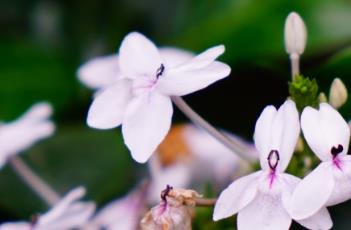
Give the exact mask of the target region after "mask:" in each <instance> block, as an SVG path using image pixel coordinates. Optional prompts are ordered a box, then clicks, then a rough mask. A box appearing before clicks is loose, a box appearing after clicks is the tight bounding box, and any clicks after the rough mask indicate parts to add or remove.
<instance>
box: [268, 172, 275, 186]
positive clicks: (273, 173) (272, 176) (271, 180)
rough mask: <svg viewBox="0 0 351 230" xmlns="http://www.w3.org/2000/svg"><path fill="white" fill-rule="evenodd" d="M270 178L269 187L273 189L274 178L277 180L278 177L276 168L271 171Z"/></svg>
mask: <svg viewBox="0 0 351 230" xmlns="http://www.w3.org/2000/svg"><path fill="white" fill-rule="evenodd" d="M268 178H269V188H270V189H271V188H272V186H273V182H274V180H275V178H276V175H275V170H272V171H271V172H270V173H269V176H268Z"/></svg>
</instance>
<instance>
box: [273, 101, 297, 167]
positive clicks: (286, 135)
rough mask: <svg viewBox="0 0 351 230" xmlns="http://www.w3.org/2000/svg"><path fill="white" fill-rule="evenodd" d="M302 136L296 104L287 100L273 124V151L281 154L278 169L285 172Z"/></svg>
mask: <svg viewBox="0 0 351 230" xmlns="http://www.w3.org/2000/svg"><path fill="white" fill-rule="evenodd" d="M299 134H300V123H299V113H298V111H297V109H296V105H295V102H293V101H292V100H287V101H286V102H285V103H284V104H283V105H282V106H281V107H280V108H279V110H278V112H277V115H276V117H275V118H274V122H273V129H272V134H271V135H272V146H271V148H272V149H276V150H278V152H279V158H280V160H279V164H278V168H279V170H280V171H281V172H283V171H284V170H285V169H286V167H287V166H288V164H289V162H290V159H291V156H292V154H293V152H294V149H295V146H296V143H297V139H298V137H299Z"/></svg>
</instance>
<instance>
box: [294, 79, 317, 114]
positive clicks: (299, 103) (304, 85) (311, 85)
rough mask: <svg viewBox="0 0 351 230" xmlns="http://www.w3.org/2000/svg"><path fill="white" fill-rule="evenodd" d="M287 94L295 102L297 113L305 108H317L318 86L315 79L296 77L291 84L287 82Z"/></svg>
mask: <svg viewBox="0 0 351 230" xmlns="http://www.w3.org/2000/svg"><path fill="white" fill-rule="evenodd" d="M289 94H290V97H291V98H292V99H293V100H294V101H295V103H296V107H297V109H298V110H299V112H302V110H303V108H305V107H306V106H312V107H314V108H316V107H318V105H319V99H318V85H317V81H316V79H312V80H311V79H310V78H308V77H304V76H302V75H297V76H296V77H295V79H294V80H293V81H292V82H289Z"/></svg>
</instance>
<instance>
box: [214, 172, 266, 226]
mask: <svg viewBox="0 0 351 230" xmlns="http://www.w3.org/2000/svg"><path fill="white" fill-rule="evenodd" d="M260 173H261V171H259V172H256V173H252V174H250V175H248V176H244V177H241V178H239V179H237V180H235V181H234V182H233V183H232V184H230V185H229V186H228V187H227V188H226V189H225V190H223V191H222V193H221V194H220V196H219V198H218V200H217V202H216V205H215V209H214V212H213V220H214V221H217V220H220V219H223V218H227V217H229V216H231V215H234V214H235V213H237V212H239V211H240V210H242V209H243V208H245V206H247V205H248V204H249V203H250V202H251V201H252V200H253V199H254V198H255V196H256V193H257V184H256V183H255V180H256V179H257V177H258V176H259V175H260Z"/></svg>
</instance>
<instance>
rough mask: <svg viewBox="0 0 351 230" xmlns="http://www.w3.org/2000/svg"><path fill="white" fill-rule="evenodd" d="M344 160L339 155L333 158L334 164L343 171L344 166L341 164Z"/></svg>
mask: <svg viewBox="0 0 351 230" xmlns="http://www.w3.org/2000/svg"><path fill="white" fill-rule="evenodd" d="M341 164H342V162H341V160H340V159H339V158H338V157H334V158H333V165H334V166H335V167H336V168H337V169H339V170H340V171H342V166H341Z"/></svg>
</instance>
